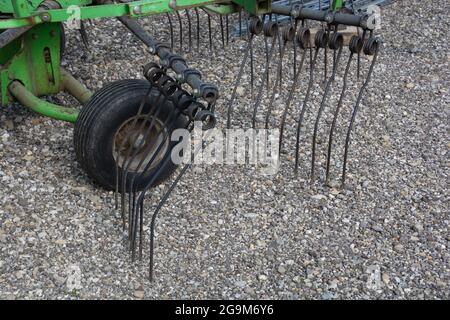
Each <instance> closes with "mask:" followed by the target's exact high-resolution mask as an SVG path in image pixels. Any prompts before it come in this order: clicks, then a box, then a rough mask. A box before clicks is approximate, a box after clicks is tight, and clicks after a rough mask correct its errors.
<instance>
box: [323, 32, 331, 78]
mask: <svg viewBox="0 0 450 320" xmlns="http://www.w3.org/2000/svg"><path fill="white" fill-rule="evenodd" d="M326 32H327V37H328V38H329V37H330V26H329V25H328V26H327V31H326ZM323 63H324V68H323V82H324V83H326V81H327V76H328V46H325V48H324V54H323Z"/></svg>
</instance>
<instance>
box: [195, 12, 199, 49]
mask: <svg viewBox="0 0 450 320" xmlns="http://www.w3.org/2000/svg"><path fill="white" fill-rule="evenodd" d="M194 11H195V17H196V18H197V21H196V22H197V52H198V51H200V15H199V13H198V9H197V8H194Z"/></svg>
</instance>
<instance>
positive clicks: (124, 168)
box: [121, 94, 166, 239]
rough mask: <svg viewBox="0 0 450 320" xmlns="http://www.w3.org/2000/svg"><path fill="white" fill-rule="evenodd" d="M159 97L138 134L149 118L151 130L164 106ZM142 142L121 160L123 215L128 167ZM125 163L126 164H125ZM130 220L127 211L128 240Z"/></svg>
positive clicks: (130, 214)
mask: <svg viewBox="0 0 450 320" xmlns="http://www.w3.org/2000/svg"><path fill="white" fill-rule="evenodd" d="M161 96H163V95H162V94H161ZM161 96H159V98H158V102H157V103H155V104H154V105H155V107H154V108H152V109H155V108H156V110H154V111H153V112H152V111H150V112H149V113H148V114H147V117H146V119H145V121H143V122H142V123H141V125H140V126H139V130H138V132H142V131H143V128H144V125H145V124H146V123H147V122H148V121H149V120H150V118H151V120H150V126H149V128H148V129H149V130H148V131H151V129H152V128H153V126H154V123H155V119H156V117H157V116H158V114H159V112H160V111H161V109H162V107H160V105H162V104H164V100H165V99H166V98H165V97H163V99H164V100H163V101H162V102H160V101H159V100H161ZM130 136H131V132H130V133H129V134H128V136H127V139H128V138H129V137H130ZM127 139H125V141H126V140H127ZM144 141H145V139H142V141H141V143H140V144H139V147H137V148H136V149H135V150H134V152H133V154H131V150H128V153H127V156H126V157H125V158H124V160H123V164H122V177H121V178H122V190H123V191H122V213H123V214H125V190H126V182H127V177H128V169H129V168H130V165H131V163H132V162H133V160H134V158H135V157H136V155H137V153H138V151H140V149H141V148H142V146H143V145H142V143H144ZM125 162H126V163H125ZM131 220H132V212H131V210H129V211H128V232H129V239H131V229H132V226H133V224H132V223H131Z"/></svg>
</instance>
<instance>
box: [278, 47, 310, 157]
mask: <svg viewBox="0 0 450 320" xmlns="http://www.w3.org/2000/svg"><path fill="white" fill-rule="evenodd" d="M305 58H306V48H305V49H303V53H302V57H301V59H300V63H299V66H298V69H297V70H298V72H297V73H296V74H295V77H294V81H293V82H292V86H291V90H290V91H289V95H288V98H287V100H286V104H285V107H284V112H283V116H282V118H281V125H280V140H279V141H280V143H279V146H280V148H279V153H280V154H281V148H282V142H283V133H284V126H285V123H286V117H287V114H288V112H289V107H290V105H291V101H292V98H293V97H294V92H295V89H296V88H297V83H298V80H299V78H300V73H301V72H302V68H303V64H304V61H305Z"/></svg>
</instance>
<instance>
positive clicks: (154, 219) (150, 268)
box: [149, 135, 209, 281]
mask: <svg viewBox="0 0 450 320" xmlns="http://www.w3.org/2000/svg"><path fill="white" fill-rule="evenodd" d="M208 137H209V135H206V136H205V138H204V140H205V141H206V140H207V139H208ZM204 146H205V143H202V145H201V146H199V148H198V149H197V150H195V151H194V157H195V155H196V154H197V153H198V152H199V151H200V150H201V149H203V148H204ZM191 166H192V163H191V162H190V163H187V164H185V165H184V167H183V168H182V169H181V171H180V173H179V174H178V176H177V177H176V178H175V180H174V181H173V182H172V184H171V185H170V187H169V189H168V190H167V191H166V192H165V194H164V195H163V197H162V198H161V200H160V201H159V203H158V205H157V207H156V209H155V211H154V212H153V215H152V218H151V223H150V265H149V278H150V281H153V269H154V251H155V250H154V248H155V245H154V239H155V222H156V218H157V216H158V214H159V212H160V210H161V208H162V206H163V205H164V204H165V203H166V201H167V199H168V198H169V196H170V194H171V193H172V191H173V190H174V189H175V187H176V186H177V184H178V182H180V180H181V178H182V177H183V176H184V174H185V173H186V172H187V170H188V169H189V168H190V167H191Z"/></svg>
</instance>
